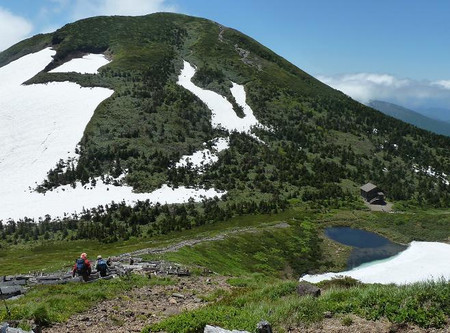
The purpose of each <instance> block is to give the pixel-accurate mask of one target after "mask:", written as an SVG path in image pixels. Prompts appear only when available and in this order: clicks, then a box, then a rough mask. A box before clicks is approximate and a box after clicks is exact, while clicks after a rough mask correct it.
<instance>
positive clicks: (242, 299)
mask: <svg viewBox="0 0 450 333" xmlns="http://www.w3.org/2000/svg"><path fill="white" fill-rule="evenodd" d="M231 282H232V283H233V282H234V283H236V284H237V285H239V286H240V288H239V289H237V290H236V291H235V292H234V293H231V294H230V295H228V296H227V297H225V298H224V299H223V300H221V301H219V302H218V303H216V304H213V305H211V306H207V307H205V308H202V309H199V310H195V311H191V312H184V313H182V314H180V315H178V316H173V317H172V318H168V319H166V320H164V321H163V322H161V323H159V324H156V325H153V326H150V327H148V328H147V329H146V330H143V332H159V331H164V332H174V333H175V332H177V333H181V332H200V331H201V330H202V329H203V327H204V326H205V325H206V324H213V325H218V326H221V327H225V328H227V329H239V330H247V331H250V332H252V331H253V330H254V329H255V327H256V324H257V323H258V322H259V321H261V320H262V319H264V320H267V321H269V322H270V323H271V324H272V328H273V329H274V331H275V332H289V331H290V330H289V329H290V328H299V327H302V326H305V325H308V324H310V323H313V322H317V321H320V320H322V319H323V318H324V313H325V312H331V313H332V314H333V315H334V316H337V317H339V316H342V315H343V314H348V313H354V314H356V315H358V316H360V317H363V318H366V319H369V320H377V319H380V318H382V317H386V318H388V319H389V321H391V322H393V323H413V324H416V325H419V326H422V327H444V326H445V325H446V320H447V318H448V315H449V313H450V307H449V302H448V297H449V294H450V284H448V283H428V284H415V285H410V286H404V287H400V288H399V287H397V286H380V285H368V286H355V287H351V288H349V289H345V288H331V289H329V290H327V291H325V292H324V294H323V295H322V296H321V297H319V298H312V297H298V295H297V294H296V283H295V282H291V281H289V282H287V281H275V282H273V281H272V282H270V281H264V280H261V278H258V277H253V278H248V279H245V280H242V279H241V280H231ZM423 304H427V306H426V307H424V306H423ZM344 318H345V317H344ZM342 320H344V319H342ZM349 324H350V325H351V321H350V323H349Z"/></svg>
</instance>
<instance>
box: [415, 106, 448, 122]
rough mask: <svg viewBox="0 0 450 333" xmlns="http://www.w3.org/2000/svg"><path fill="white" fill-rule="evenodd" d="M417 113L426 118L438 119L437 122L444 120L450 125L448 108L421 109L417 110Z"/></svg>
mask: <svg viewBox="0 0 450 333" xmlns="http://www.w3.org/2000/svg"><path fill="white" fill-rule="evenodd" d="M417 111H418V112H419V113H421V114H423V115H424V116H427V117H430V118H433V119H437V120H443V121H446V122H448V123H450V109H446V108H435V107H434V108H420V109H417Z"/></svg>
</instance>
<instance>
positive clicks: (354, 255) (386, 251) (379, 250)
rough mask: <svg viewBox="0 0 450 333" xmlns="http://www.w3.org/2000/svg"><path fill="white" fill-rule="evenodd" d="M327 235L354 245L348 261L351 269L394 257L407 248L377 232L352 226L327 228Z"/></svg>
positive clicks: (340, 241)
mask: <svg viewBox="0 0 450 333" xmlns="http://www.w3.org/2000/svg"><path fill="white" fill-rule="evenodd" d="M325 235H326V236H327V237H328V238H330V239H332V240H334V241H336V242H338V243H341V244H344V245H348V246H351V247H353V249H352V252H351V253H350V257H349V259H348V262H347V267H348V268H349V269H352V268H354V267H357V266H360V265H361V264H364V263H368V262H371V261H375V260H381V259H386V258H389V257H392V256H394V255H396V254H398V253H400V252H402V251H404V250H406V248H407V246H406V245H401V244H397V243H393V242H391V241H390V240H389V239H387V238H385V237H382V236H380V235H378V234H376V233H373V232H370V231H366V230H361V229H354V228H350V227H330V228H326V229H325Z"/></svg>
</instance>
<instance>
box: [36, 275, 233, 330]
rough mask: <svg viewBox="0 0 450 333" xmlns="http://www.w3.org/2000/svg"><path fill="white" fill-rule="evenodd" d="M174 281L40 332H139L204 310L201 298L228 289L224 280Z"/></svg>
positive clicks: (121, 297)
mask: <svg viewBox="0 0 450 333" xmlns="http://www.w3.org/2000/svg"><path fill="white" fill-rule="evenodd" d="M174 280H175V281H176V285H172V286H152V287H144V288H136V289H134V290H132V291H129V292H127V293H124V294H122V295H119V296H118V297H117V298H115V299H113V300H108V301H104V302H101V303H99V304H97V305H95V306H94V307H93V308H92V309H90V310H88V311H86V312H84V313H80V314H76V315H74V316H72V317H71V318H70V319H69V320H68V321H67V322H66V323H61V324H57V325H54V326H52V327H50V328H46V329H44V330H43V331H42V332H44V333H63V332H85V333H103V332H141V330H142V329H143V328H144V327H145V326H147V325H149V324H151V323H155V322H158V321H160V320H162V319H164V318H166V317H168V316H170V315H173V314H177V313H179V312H181V311H183V310H193V309H196V308H199V307H201V306H205V305H206V304H208V302H207V301H205V300H204V298H202V296H206V295H210V294H211V293H213V292H214V291H217V290H219V289H223V290H230V289H231V287H230V286H229V285H228V284H227V283H226V282H225V280H226V278H225V277H198V276H196V277H183V278H174Z"/></svg>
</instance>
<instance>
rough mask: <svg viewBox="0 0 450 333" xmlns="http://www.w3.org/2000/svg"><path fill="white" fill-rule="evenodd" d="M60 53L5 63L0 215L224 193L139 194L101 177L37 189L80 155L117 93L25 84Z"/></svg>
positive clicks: (1, 71)
mask: <svg viewBox="0 0 450 333" xmlns="http://www.w3.org/2000/svg"><path fill="white" fill-rule="evenodd" d="M54 54H55V51H53V50H51V49H45V50H42V51H40V52H37V53H34V54H30V55H27V56H25V57H22V58H20V59H18V60H16V61H14V62H12V63H10V64H8V65H7V66H4V67H2V68H0V128H1V131H0V142H1V143H2V144H1V145H0V179H1V187H0V202H1V205H0V220H7V219H8V218H12V219H20V218H23V217H25V216H27V217H29V218H38V217H43V216H44V215H46V214H49V215H51V216H52V217H56V216H63V214H64V213H69V214H70V213H73V212H75V211H81V209H82V208H83V207H85V208H92V207H96V206H98V205H100V204H102V205H104V204H107V203H110V202H111V201H113V200H114V201H116V202H120V201H122V200H125V201H126V202H128V203H133V202H135V201H136V200H146V199H150V200H151V201H155V202H156V201H159V202H161V203H166V202H167V203H179V202H185V201H187V200H188V199H189V197H194V198H197V199H198V200H200V198H201V196H205V197H214V196H215V195H218V196H220V195H221V193H218V192H216V191H214V190H208V191H206V190H196V189H186V188H183V187H180V188H177V189H175V190H173V189H170V188H168V187H167V186H164V187H162V188H161V189H159V190H157V191H155V192H153V193H147V194H136V193H133V192H132V188H131V187H127V186H122V187H116V186H111V185H109V186H107V185H105V184H102V183H101V182H100V181H98V182H97V186H96V187H95V188H94V189H92V190H90V189H88V188H86V189H85V188H83V187H81V185H80V184H78V186H76V188H75V189H73V188H71V187H70V186H65V187H64V186H63V187H60V188H59V189H58V190H55V191H49V192H47V193H46V194H39V193H36V192H33V191H31V189H32V188H35V187H36V185H38V184H41V183H42V181H43V180H44V179H45V178H46V175H47V172H48V171H49V170H50V169H52V168H54V167H55V165H56V163H57V162H58V161H59V160H60V159H63V160H67V159H68V158H73V157H75V152H74V150H75V147H76V145H77V143H78V142H79V141H80V139H81V137H82V135H83V131H84V129H85V127H86V125H87V123H88V122H89V120H90V119H91V117H92V115H93V113H94V110H95V109H96V107H97V106H98V104H99V103H100V102H102V101H103V100H105V99H106V98H108V97H109V96H111V94H112V93H113V91H112V90H109V89H104V88H81V87H80V86H79V85H77V84H75V83H70V82H52V83H48V84H39V85H29V86H24V85H22V82H24V81H26V80H28V79H30V78H31V77H33V76H34V75H35V74H36V73H38V72H40V71H41V70H42V69H43V68H45V66H47V65H48V63H50V61H52V56H53V55H54ZM99 65H100V64H97V66H99ZM81 67H82V68H81V69H82V70H83V71H85V70H86V68H85V67H83V66H81ZM81 69H80V71H81ZM91 69H92V68H91ZM95 70H96V69H95ZM76 71H79V70H78V68H76Z"/></svg>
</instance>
